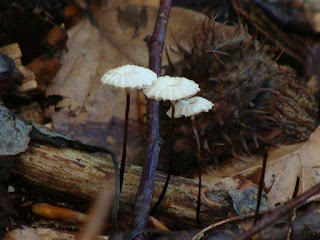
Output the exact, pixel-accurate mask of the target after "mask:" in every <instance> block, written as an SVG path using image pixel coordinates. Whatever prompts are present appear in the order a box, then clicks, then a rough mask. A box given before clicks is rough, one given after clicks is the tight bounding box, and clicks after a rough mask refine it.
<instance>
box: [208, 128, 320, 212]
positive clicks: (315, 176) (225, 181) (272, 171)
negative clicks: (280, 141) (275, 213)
mask: <svg viewBox="0 0 320 240" xmlns="http://www.w3.org/2000/svg"><path fill="white" fill-rule="evenodd" d="M319 145H320V128H317V130H316V131H315V132H314V133H313V134H312V135H311V136H310V138H309V140H308V141H307V142H305V143H300V144H295V145H290V146H281V147H279V148H277V149H273V150H271V151H270V152H269V158H268V165H267V169H266V175H265V190H266V193H267V195H266V196H267V202H268V205H269V206H270V207H273V206H275V205H276V204H277V203H283V202H285V201H287V200H289V199H291V198H292V195H293V192H294V188H295V185H296V180H297V176H299V177H300V185H299V191H298V194H301V193H303V192H305V191H307V190H308V189H310V188H311V187H312V186H314V185H315V184H316V183H318V182H319V181H320V168H319V167H320V150H319V148H318V146H319ZM244 160H248V163H247V164H246V163H243V162H240V161H239V160H236V159H233V160H230V161H229V162H228V163H226V165H225V166H226V167H225V168H224V167H223V168H222V169H221V170H215V172H216V173H220V176H219V174H214V176H212V174H210V175H211V176H204V181H205V182H206V183H209V182H210V183H211V184H212V183H216V186H218V187H219V188H222V189H235V190H237V189H247V188H250V187H252V186H255V187H257V185H258V182H259V178H260V175H261V165H262V164H261V162H262V159H261V157H252V158H247V159H244ZM223 173H224V175H223ZM223 177H225V178H223ZM229 191H230V190H229ZM248 201H249V200H248Z"/></svg>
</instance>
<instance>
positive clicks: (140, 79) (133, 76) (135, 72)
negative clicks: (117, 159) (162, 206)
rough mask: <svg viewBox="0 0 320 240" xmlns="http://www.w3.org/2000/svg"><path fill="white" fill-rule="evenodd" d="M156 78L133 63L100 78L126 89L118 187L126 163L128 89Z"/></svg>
mask: <svg viewBox="0 0 320 240" xmlns="http://www.w3.org/2000/svg"><path fill="white" fill-rule="evenodd" d="M156 79H157V74H156V73H155V72H153V71H151V70H150V69H147V68H144V67H140V66H135V65H124V66H121V67H118V68H115V69H111V70H109V71H108V72H107V73H106V74H104V75H103V76H102V78H101V82H102V83H103V84H108V85H111V86H114V87H120V88H125V89H126V97H127V103H126V113H125V126H124V136H123V146H122V159H121V167H120V189H121V188H122V183H123V175H124V168H125V163H126V153H127V135H128V118H129V111H130V89H134V88H136V89H142V88H143V87H147V86H150V85H151V84H152V83H153V82H154V81H155V80H156Z"/></svg>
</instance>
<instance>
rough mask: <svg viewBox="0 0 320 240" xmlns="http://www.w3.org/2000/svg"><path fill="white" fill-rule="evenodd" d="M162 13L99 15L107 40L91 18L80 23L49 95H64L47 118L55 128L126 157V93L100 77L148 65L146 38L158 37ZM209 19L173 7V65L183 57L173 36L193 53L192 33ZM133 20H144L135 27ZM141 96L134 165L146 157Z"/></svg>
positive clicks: (132, 125) (132, 129)
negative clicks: (157, 22) (131, 66)
mask: <svg viewBox="0 0 320 240" xmlns="http://www.w3.org/2000/svg"><path fill="white" fill-rule="evenodd" d="M157 11H158V9H157V8H156V7H152V6H151V7H150V6H140V5H139V6H136V5H127V6H122V7H121V8H117V9H111V10H110V9H107V10H105V9H102V10H101V11H100V12H99V13H98V14H97V15H96V20H97V22H98V23H99V25H100V26H101V27H102V29H103V35H104V36H103V35H102V34H101V32H100V31H99V30H98V29H96V28H95V27H93V26H92V25H91V24H90V22H89V21H88V20H84V21H82V22H80V23H79V24H78V25H76V26H75V27H73V28H72V29H71V30H70V31H69V32H68V35H69V38H68V42H67V46H68V49H69V51H68V53H67V54H66V55H65V56H64V57H63V59H62V62H61V65H62V68H61V69H60V71H59V72H58V74H57V75H56V77H55V78H54V80H53V81H52V83H51V84H50V86H49V87H48V88H47V93H46V95H47V96H50V95H61V96H63V100H62V101H61V102H60V103H59V104H58V106H57V108H56V111H55V112H53V113H52V114H51V115H50V116H48V115H47V116H48V117H52V122H53V126H54V128H55V129H57V130H60V131H63V132H67V133H69V134H71V135H73V136H75V137H76V138H79V139H81V140H85V141H87V142H91V143H92V144H95V145H98V146H103V147H107V148H111V149H113V150H115V151H116V152H117V155H118V156H119V155H120V153H121V148H122V138H123V126H124V111H125V109H124V106H125V100H126V98H125V91H123V90H121V89H113V88H110V87H108V86H103V85H102V84H101V81H100V79H101V76H102V75H103V74H104V73H105V72H106V71H108V70H109V69H112V68H115V67H118V66H121V65H124V64H137V65H142V66H148V60H149V56H148V48H147V44H146V43H145V42H144V40H143V39H144V38H145V37H146V35H148V34H149V35H150V34H152V32H153V28H154V23H155V20H156V16H157ZM204 18H205V16H204V15H202V14H200V13H196V12H193V11H190V10H186V9H181V8H172V9H171V13H170V21H169V24H168V31H167V34H166V40H165V44H166V46H167V47H168V49H169V52H170V57H171V60H172V61H174V62H176V61H178V60H179V58H180V54H178V51H177V47H176V40H175V38H174V36H173V32H174V33H175V36H176V38H177V40H178V41H179V43H180V44H181V45H182V46H183V47H184V48H186V49H189V50H190V46H191V43H192V41H191V38H192V32H193V31H194V30H195V29H196V28H197V24H198V25H199V24H201V23H202V22H203V20H204ZM132 19H138V20H136V22H135V24H132V21H131V20H132ZM166 63H167V59H166V57H165V56H163V64H164V65H165V64H166ZM136 96H137V94H136V92H132V98H131V109H130V115H129V136H128V143H129V144H128V157H127V160H128V161H129V162H130V161H131V162H132V160H133V159H135V160H136V162H137V160H141V161H143V159H144V157H143V155H144V136H143V129H142V128H140V125H139V121H138V109H137V108H138V107H137V104H136V98H137V97H136ZM60 109H61V110H60ZM58 110H60V111H58ZM47 113H48V111H47Z"/></svg>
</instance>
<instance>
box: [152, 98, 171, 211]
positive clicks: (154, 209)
mask: <svg viewBox="0 0 320 240" xmlns="http://www.w3.org/2000/svg"><path fill="white" fill-rule="evenodd" d="M175 106H176V101H171V120H170V125H171V138H170V145H171V147H170V151H171V154H170V155H171V156H170V159H169V169H168V175H167V178H166V182H165V183H164V185H163V188H162V191H161V193H160V196H159V198H158V201H157V202H156V204H155V205H154V207H153V208H152V209H151V212H150V214H151V215H152V214H154V212H155V211H156V210H157V208H158V207H159V206H160V204H161V202H162V201H163V199H164V196H165V195H166V192H167V189H168V185H169V182H170V178H171V172H172V158H173V154H174V147H173V144H174V141H173V138H174V135H173V130H174V120H173V118H174V110H175Z"/></svg>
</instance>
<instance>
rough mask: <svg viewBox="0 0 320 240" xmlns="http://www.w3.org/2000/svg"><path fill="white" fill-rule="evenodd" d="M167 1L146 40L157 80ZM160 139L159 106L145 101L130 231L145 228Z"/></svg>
mask: <svg viewBox="0 0 320 240" xmlns="http://www.w3.org/2000/svg"><path fill="white" fill-rule="evenodd" d="M170 6H171V0H161V1H160V6H159V12H158V18H157V21H156V24H155V28H154V32H153V35H152V36H147V37H146V39H145V40H146V41H147V44H148V48H149V68H150V69H151V70H152V71H154V72H155V73H156V74H157V75H158V76H160V71H161V56H162V50H163V42H164V38H165V33H166V27H167V22H168V17H169V13H170ZM160 146H161V139H160V136H159V102H158V101H155V100H148V107H147V148H146V161H145V164H144V167H143V172H142V178H141V182H140V186H139V191H138V198H137V201H136V206H135V212H134V213H135V220H134V230H135V231H137V230H142V229H144V228H145V226H146V224H147V222H148V219H149V214H150V208H151V199H152V193H153V187H154V181H155V176H156V169H157V165H158V160H159V152H160Z"/></svg>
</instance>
